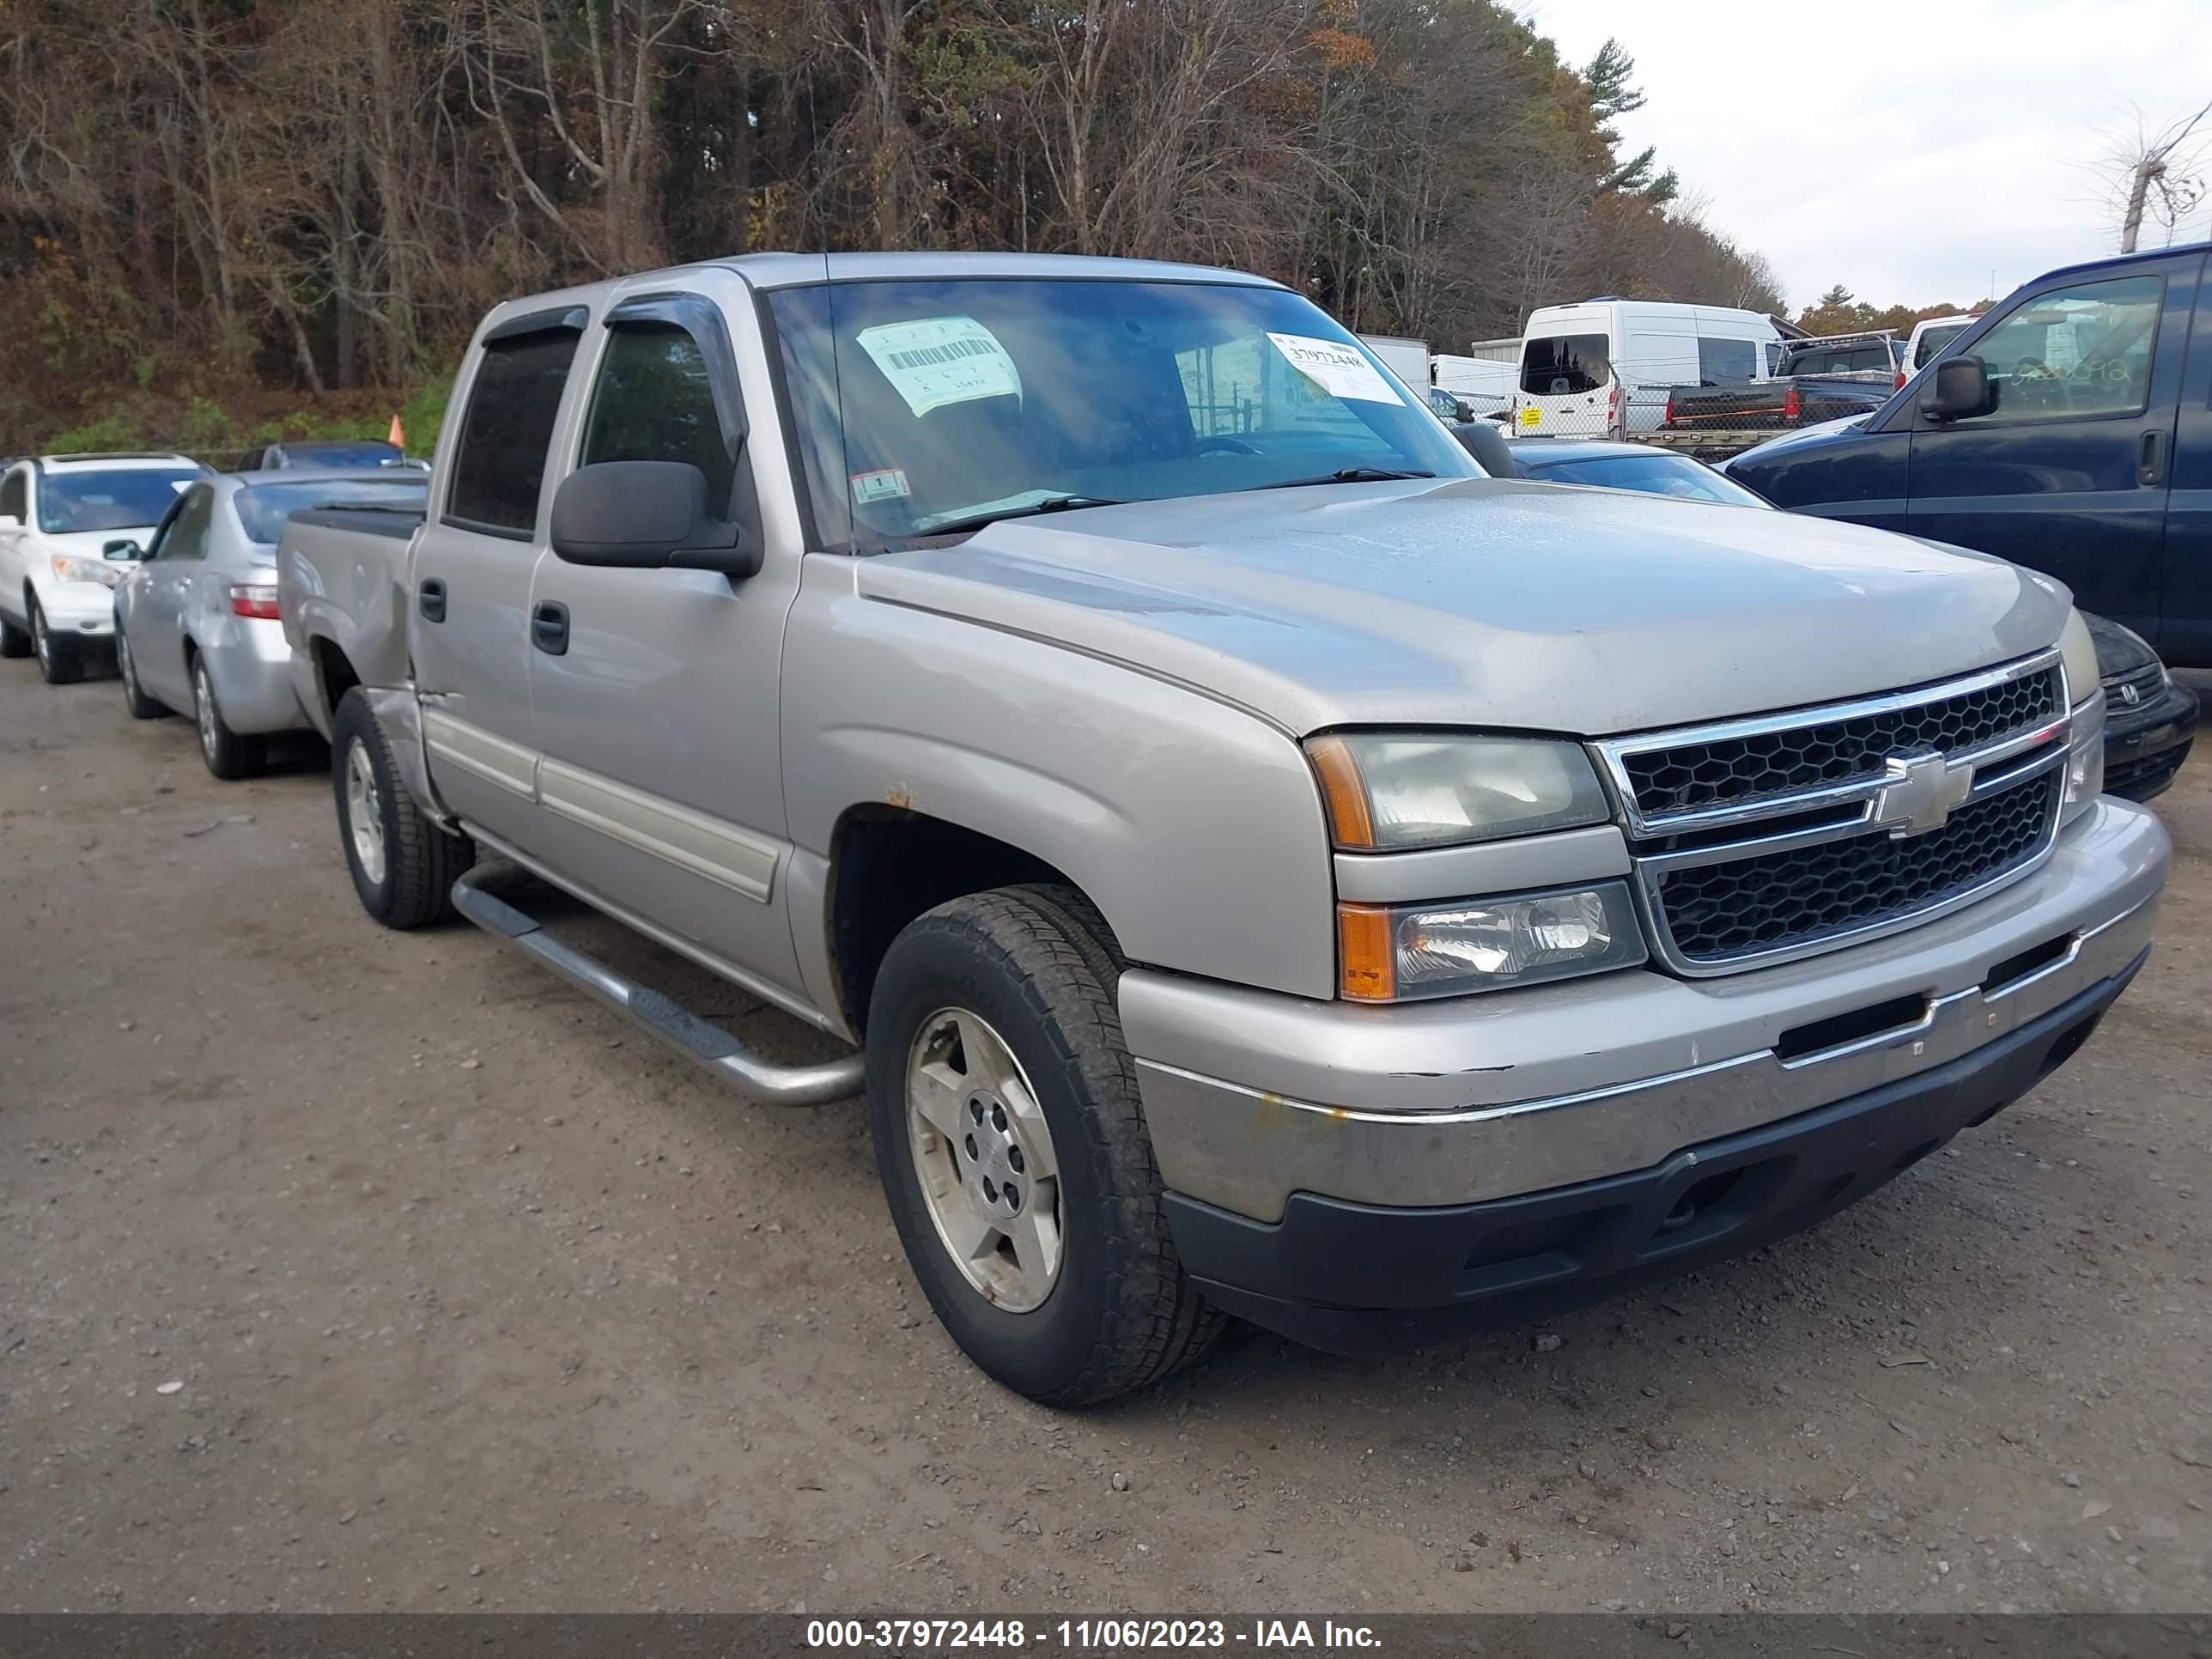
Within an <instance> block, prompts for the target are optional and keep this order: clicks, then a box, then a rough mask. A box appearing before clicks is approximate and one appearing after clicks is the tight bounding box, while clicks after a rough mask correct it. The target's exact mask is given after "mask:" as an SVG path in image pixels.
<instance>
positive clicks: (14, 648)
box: [0, 617, 31, 660]
mask: <svg viewBox="0 0 2212 1659" xmlns="http://www.w3.org/2000/svg"><path fill="white" fill-rule="evenodd" d="M30 654H31V635H30V633H29V631H28V630H27V629H21V628H18V627H16V626H15V623H11V622H9V620H8V619H7V618H6V617H0V657H6V658H8V659H10V660H14V659H17V658H21V657H27V656H29V655H30Z"/></svg>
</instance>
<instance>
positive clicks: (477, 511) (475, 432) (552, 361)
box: [446, 328, 576, 536]
mask: <svg viewBox="0 0 2212 1659" xmlns="http://www.w3.org/2000/svg"><path fill="white" fill-rule="evenodd" d="M575 355H576V334H575V331H574V330H573V329H565V328H563V329H549V330H547V331H545V332H544V333H540V334H524V335H519V336H517V337H514V338H513V339H507V340H495V341H493V342H492V343H490V344H489V345H487V346H486V347H485V348H484V354H483V363H482V364H481V365H480V366H479V367H478V368H477V378H476V383H475V385H474V386H473V387H471V390H470V392H469V409H468V414H467V415H466V416H465V417H464V419H463V422H462V425H461V441H460V445H459V448H458V449H457V450H456V451H455V452H454V459H453V495H451V496H450V497H449V498H448V499H447V503H446V515H447V517H448V518H449V519H453V520H459V521H461V522H462V523H464V524H466V525H471V526H478V527H481V528H483V529H487V530H500V531H506V532H509V533H511V534H516V535H525V536H526V535H528V534H530V533H531V532H533V531H535V530H536V529H537V527H538V490H539V489H540V487H541V486H543V484H544V482H545V451H546V448H547V447H548V446H549V445H550V443H551V442H552V441H553V422H554V417H555V416H557V415H558V414H559V413H560V410H561V389H562V386H563V385H564V384H566V382H567V380H568V364H569V362H570V361H571V360H572V359H573V358H574V356H575Z"/></svg>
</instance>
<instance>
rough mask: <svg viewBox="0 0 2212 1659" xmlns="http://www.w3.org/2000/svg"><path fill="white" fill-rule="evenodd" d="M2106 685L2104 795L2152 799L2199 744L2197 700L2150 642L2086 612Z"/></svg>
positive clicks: (2133, 631)
mask: <svg viewBox="0 0 2212 1659" xmlns="http://www.w3.org/2000/svg"><path fill="white" fill-rule="evenodd" d="M2081 614H2082V616H2083V617H2084V619H2085V620H2086V621H2087V623H2088V624H2089V636H2090V637H2091V638H2092V639H2093V640H2095V641H2096V642H2097V671H2098V673H2099V674H2100V675H2101V676H2102V677H2103V678H2104V682H2105V793H2106V794H2109V795H2125V796H2126V797H2127V798H2128V799H2130V800H2148V799H2150V798H2151V797H2152V796H2153V795H2155V794H2157V793H2160V791H2161V790H2163V789H2164V788H2165V787H2166V786H2167V785H2168V784H2170V783H2172V781H2173V775H2174V774H2175V773H2176V772H2179V770H2180V769H2181V763H2182V762H2184V761H2185V760H2187V759H2188V758H2189V748H2190V745H2191V744H2192V743H2193V742H2195V741H2196V737H2197V694H2196V693H2195V692H2194V691H2192V690H2190V689H2189V688H2188V687H2187V686H2185V685H2182V684H2177V683H2176V681H2175V680H2174V678H2173V677H2172V675H2170V674H2168V673H2167V672H2166V665H2165V664H2164V663H2162V662H2160V660H2159V657H2158V653H2157V652H2155V651H2154V650H2152V649H2151V648H2150V641H2148V640H2146V639H2144V638H2143V636H2142V635H2140V634H2138V633H2136V631H2135V630H2134V629H2131V628H2123V627H2121V626H2120V624H2119V623H2116V622H2109V621H2107V620H2106V618H2104V617H2099V616H2093V615H2091V614H2090V613H2089V612H2087V611H2083V612H2082V613H2081Z"/></svg>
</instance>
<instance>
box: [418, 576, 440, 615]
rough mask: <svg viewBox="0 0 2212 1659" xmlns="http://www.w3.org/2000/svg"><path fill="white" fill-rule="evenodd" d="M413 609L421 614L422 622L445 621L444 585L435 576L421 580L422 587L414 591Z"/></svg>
mask: <svg viewBox="0 0 2212 1659" xmlns="http://www.w3.org/2000/svg"><path fill="white" fill-rule="evenodd" d="M415 608H416V610H418V611H421V612H422V620H423V621H424V622H434V623H441V622H443V621H445V620H446V584H445V582H444V580H442V579H441V578H439V577H436V576H426V577H425V578H423V580H422V586H420V587H418V588H416V590H415Z"/></svg>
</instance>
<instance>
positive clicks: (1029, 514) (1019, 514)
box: [911, 495, 1127, 538]
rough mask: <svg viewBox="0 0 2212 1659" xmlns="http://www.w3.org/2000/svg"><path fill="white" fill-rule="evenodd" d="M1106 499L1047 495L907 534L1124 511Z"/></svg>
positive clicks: (939, 533) (957, 531) (953, 533)
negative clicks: (1085, 510)
mask: <svg viewBox="0 0 2212 1659" xmlns="http://www.w3.org/2000/svg"><path fill="white" fill-rule="evenodd" d="M1124 506H1127V502H1124V501H1115V500H1114V499H1113V498H1112V497H1111V496H1109V495H1049V496H1047V497H1046V498H1045V499H1044V500H1043V501H1031V502H1029V503H1028V504H1027V505H1025V506H1022V507H994V508H992V509H991V511H989V512H988V513H969V515H968V516H967V517H966V518H964V519H947V520H945V522H944V523H943V524H933V525H932V526H929V528H928V529H927V530H916V531H915V532H911V533H912V534H913V535H914V536H915V537H916V538H921V537H924V536H957V535H959V534H960V533H962V532H963V531H969V530H981V529H982V528H983V526H986V525H993V524H996V523H998V522H999V520H1001V519H1028V518H1034V517H1035V516H1036V514H1038V513H1068V512H1073V510H1074V509H1075V508H1077V507H1124Z"/></svg>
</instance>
